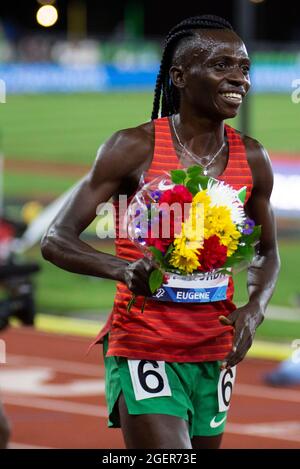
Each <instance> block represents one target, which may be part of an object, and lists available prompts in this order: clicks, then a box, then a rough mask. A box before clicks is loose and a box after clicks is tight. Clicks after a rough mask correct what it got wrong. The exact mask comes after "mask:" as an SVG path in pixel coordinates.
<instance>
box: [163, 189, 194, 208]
mask: <svg viewBox="0 0 300 469" xmlns="http://www.w3.org/2000/svg"><path fill="white" fill-rule="evenodd" d="M192 200H193V195H192V194H191V193H190V191H189V190H188V189H187V188H186V187H185V186H183V185H182V184H177V185H176V186H174V187H173V189H168V190H167V191H164V192H163V193H162V196H161V198H160V200H159V203H160V204H161V203H163V202H165V203H167V204H168V205H171V204H174V203H175V202H177V203H179V204H180V205H181V208H182V210H183V209H184V204H190V203H191V202H192Z"/></svg>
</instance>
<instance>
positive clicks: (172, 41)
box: [151, 15, 233, 119]
mask: <svg viewBox="0 0 300 469" xmlns="http://www.w3.org/2000/svg"><path fill="white" fill-rule="evenodd" d="M195 29H230V30H232V31H233V28H232V26H231V24H230V23H229V22H228V21H226V20H225V19H224V18H221V17H219V16H214V15H202V16H193V17H191V18H187V19H185V20H183V21H181V22H180V23H178V24H177V25H176V26H174V27H173V28H172V29H171V30H170V31H169V33H168V34H167V36H166V39H165V44H164V49H163V53H162V58H161V62H160V69H159V72H158V75H157V78H156V85H155V90H154V100H153V109H152V115H151V119H156V118H157V117H158V113H159V110H160V108H161V117H164V116H170V115H172V114H174V113H176V112H178V109H179V93H178V91H177V90H176V88H175V87H174V86H173V84H172V83H171V82H170V77H169V69H170V66H171V61H172V57H173V53H174V51H175V49H176V46H177V45H178V43H179V41H180V40H181V39H183V38H187V37H193V36H194V35H195V32H194V30H195Z"/></svg>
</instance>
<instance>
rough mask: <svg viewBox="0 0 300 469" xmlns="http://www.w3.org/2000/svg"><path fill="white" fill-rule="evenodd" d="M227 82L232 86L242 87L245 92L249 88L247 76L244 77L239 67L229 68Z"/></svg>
mask: <svg viewBox="0 0 300 469" xmlns="http://www.w3.org/2000/svg"><path fill="white" fill-rule="evenodd" d="M227 80H228V81H229V83H232V84H234V85H239V86H243V87H244V88H245V91H246V92H247V91H248V88H249V87H250V79H249V76H248V75H245V74H244V72H243V71H242V70H241V69H240V67H239V66H237V67H232V68H231V70H230V72H229V73H228V75H227Z"/></svg>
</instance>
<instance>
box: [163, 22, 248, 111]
mask: <svg viewBox="0 0 300 469" xmlns="http://www.w3.org/2000/svg"><path fill="white" fill-rule="evenodd" d="M197 35H198V37H196V38H193V39H191V42H190V43H189V44H188V45H187V46H186V47H184V46H183V47H184V49H183V50H182V51H181V52H180V50H179V54H178V55H177V59H176V56H175V66H173V67H171V70H170V74H171V77H172V80H173V83H174V85H175V86H177V87H178V88H179V89H180V91H181V106H182V105H188V106H189V107H191V109H194V110H195V111H196V112H197V113H201V114H202V115H207V116H209V117H211V118H216V119H220V118H221V119H227V118H231V117H234V116H235V115H236V114H237V112H238V109H239V107H240V105H241V103H242V100H243V98H244V97H245V96H246V94H247V92H248V91H249V88H250V77H249V69H250V60H249V57H248V54H247V50H246V47H245V45H244V43H243V42H242V40H241V39H240V38H239V37H238V36H237V35H236V34H235V33H233V32H232V31H228V30H205V31H200V32H198V33H197ZM179 61H180V65H177V63H178V62H179ZM176 62H177V63H176Z"/></svg>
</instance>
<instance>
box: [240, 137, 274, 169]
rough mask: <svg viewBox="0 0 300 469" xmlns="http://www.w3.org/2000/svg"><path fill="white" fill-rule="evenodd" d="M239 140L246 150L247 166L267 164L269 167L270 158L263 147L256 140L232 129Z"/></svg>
mask: <svg viewBox="0 0 300 469" xmlns="http://www.w3.org/2000/svg"><path fill="white" fill-rule="evenodd" d="M233 130H234V131H235V132H236V133H237V134H238V135H239V136H240V138H241V140H242V142H243V144H244V146H245V149H246V155H247V159H248V162H249V164H250V165H251V164H263V165H265V164H267V165H270V157H269V154H268V151H267V150H266V148H265V147H264V145H263V144H262V143H261V142H259V141H258V140H257V139H255V138H253V137H250V136H249V135H246V134H244V133H242V132H241V131H239V130H237V129H233Z"/></svg>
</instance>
